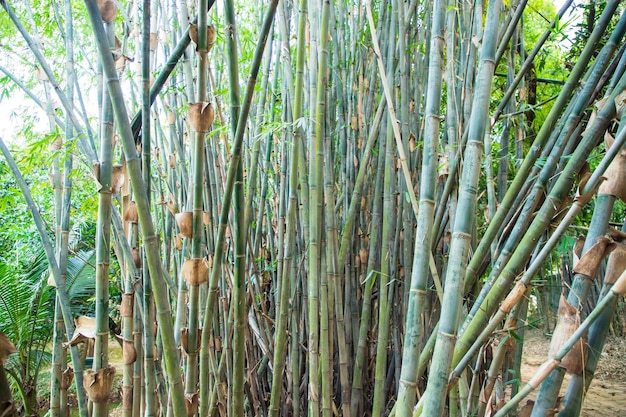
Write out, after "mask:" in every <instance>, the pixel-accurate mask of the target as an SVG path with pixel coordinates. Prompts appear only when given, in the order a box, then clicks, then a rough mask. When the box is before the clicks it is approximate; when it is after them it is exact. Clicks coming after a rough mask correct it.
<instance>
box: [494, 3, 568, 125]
mask: <svg viewBox="0 0 626 417" xmlns="http://www.w3.org/2000/svg"><path fill="white" fill-rule="evenodd" d="M572 3H573V0H567V1H566V2H565V3H563V5H562V6H561V8H560V9H559V11H558V12H557V15H556V16H555V17H554V19H552V22H550V27H549V28H548V29H546V31H545V32H544V33H543V35H542V36H541V38H539V40H538V41H537V43H536V44H535V46H534V47H533V49H532V51H530V52H529V53H528V56H527V57H526V60H525V61H524V63H523V64H522V67H521V68H520V70H519V71H518V73H517V76H516V77H515V79H514V80H513V82H512V83H511V85H509V87H508V89H507V91H506V92H505V94H504V97H503V98H502V100H501V101H500V104H499V105H498V109H497V110H496V112H495V114H494V116H493V121H494V122H495V121H496V120H498V118H499V117H500V115H502V112H503V110H504V107H505V106H506V105H507V104H508V102H509V100H510V99H511V97H513V94H514V93H515V89H516V88H517V87H518V86H519V84H520V83H521V82H522V80H523V79H524V76H525V75H526V73H527V72H528V71H530V69H531V68H532V65H533V62H534V61H535V58H536V57H537V54H538V53H539V52H540V51H541V48H542V47H543V45H544V44H545V42H546V41H547V40H548V38H549V37H550V35H552V34H553V33H554V30H553V28H554V27H555V26H556V24H557V23H558V22H559V20H560V19H561V18H562V17H563V15H565V12H566V11H567V9H569V8H570V6H571V5H572ZM544 123H545V122H544Z"/></svg>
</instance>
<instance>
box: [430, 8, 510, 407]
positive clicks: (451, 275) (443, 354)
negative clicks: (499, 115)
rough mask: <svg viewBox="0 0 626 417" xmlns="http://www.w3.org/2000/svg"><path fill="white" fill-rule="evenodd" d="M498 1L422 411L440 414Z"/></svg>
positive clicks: (488, 27) (485, 48) (470, 221)
mask: <svg viewBox="0 0 626 417" xmlns="http://www.w3.org/2000/svg"><path fill="white" fill-rule="evenodd" d="M501 6H502V3H501V2H500V1H493V2H489V6H488V9H487V17H486V22H485V33H484V36H483V45H482V49H481V52H480V64H479V68H478V73H477V85H476V94H475V96H474V103H473V104H472V116H471V118H470V120H469V123H470V124H469V134H468V140H467V148H466V150H465V156H464V166H463V174H462V177H461V188H460V191H459V208H458V211H457V215H456V217H455V223H454V229H453V233H452V242H451V248H450V259H449V261H448V270H447V275H446V282H445V284H446V291H445V292H444V298H443V303H442V311H441V319H440V322H439V331H438V335H437V341H436V343H435V351H434V354H433V360H432V367H431V371H430V373H429V378H428V384H427V388H426V392H425V393H424V397H425V398H426V399H425V403H424V410H423V414H424V415H427V416H439V415H441V414H442V413H443V408H444V405H445V392H446V387H447V375H448V372H449V369H450V364H451V363H452V352H453V351H454V339H455V334H456V331H457V327H458V321H459V312H460V307H461V303H462V297H463V294H462V292H463V289H464V286H463V279H462V277H463V276H464V275H465V268H466V267H467V261H468V252H469V244H470V239H471V234H472V231H473V227H474V222H475V215H474V213H475V207H476V186H477V183H478V176H479V174H480V158H481V155H482V150H483V149H482V147H483V138H484V135H485V131H486V128H487V126H486V120H487V119H488V118H487V117H486V114H487V113H488V111H489V99H490V92H491V85H492V81H493V73H494V70H495V63H494V61H493V59H494V54H495V49H496V41H497V31H498V23H499V20H500V9H501Z"/></svg>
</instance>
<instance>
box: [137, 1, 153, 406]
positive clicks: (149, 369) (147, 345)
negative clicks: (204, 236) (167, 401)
mask: <svg viewBox="0 0 626 417" xmlns="http://www.w3.org/2000/svg"><path fill="white" fill-rule="evenodd" d="M156 13H157V11H156V10H153V7H152V3H151V1H150V0H142V2H141V40H140V45H141V71H140V74H138V75H140V79H141V114H142V117H141V119H142V126H141V173H142V178H143V183H144V186H145V188H146V193H147V199H148V200H147V205H148V207H150V206H151V201H152V196H151V194H152V177H151V169H152V158H151V150H152V142H153V139H152V129H151V123H150V97H149V92H150V78H151V67H152V65H151V43H152V42H151V39H150V38H151V33H150V32H151V26H152V22H151V19H152V17H153V16H156ZM140 254H142V255H143V256H141V258H140V259H141V262H142V268H141V269H142V278H143V289H144V291H143V305H144V309H143V311H144V315H143V333H142V334H143V388H144V390H143V398H144V401H143V404H144V415H145V417H154V416H155V415H156V408H157V407H156V387H157V384H156V369H155V362H156V359H157V358H156V357H155V355H156V352H155V350H156V349H155V346H156V343H157V334H156V331H155V326H154V323H155V321H156V320H155V319H156V315H155V314H156V312H155V301H154V295H153V284H152V282H151V279H150V278H151V271H150V269H149V267H148V264H147V259H146V256H145V253H143V251H140Z"/></svg>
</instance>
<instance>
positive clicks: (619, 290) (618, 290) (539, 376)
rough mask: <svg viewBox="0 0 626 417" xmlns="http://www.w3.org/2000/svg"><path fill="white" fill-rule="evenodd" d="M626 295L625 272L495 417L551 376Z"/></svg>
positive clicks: (500, 415)
mask: <svg viewBox="0 0 626 417" xmlns="http://www.w3.org/2000/svg"><path fill="white" fill-rule="evenodd" d="M624 294H626V272H623V273H622V274H621V275H620V277H619V279H618V280H617V281H616V282H615V284H613V287H612V288H611V290H610V291H609V292H608V294H607V295H606V296H604V298H602V300H601V301H600V302H599V303H598V305H596V307H595V308H594V309H593V310H592V311H591V313H589V315H588V316H587V318H586V319H585V320H584V321H583V322H582V323H581V324H580V326H579V327H578V328H577V329H576V331H575V332H574V333H573V334H572V335H571V336H570V337H569V338H568V339H567V340H566V341H565V343H563V345H562V346H561V348H560V349H559V350H558V352H557V353H556V354H555V355H554V357H553V358H549V359H548V360H547V361H545V362H544V363H543V364H542V365H541V366H540V367H539V369H538V370H537V372H536V373H535V375H534V376H533V377H532V378H531V379H530V380H529V381H528V383H527V384H526V385H525V386H524V388H522V389H521V390H520V392H519V393H518V394H517V395H516V396H515V397H513V398H512V399H511V400H510V401H509V402H507V403H506V405H505V406H504V407H502V408H501V409H500V410H499V411H498V412H497V413H496V414H495V416H494V417H504V416H505V415H507V413H509V412H510V411H511V410H512V409H513V408H514V407H515V406H517V405H518V404H519V403H520V401H521V400H522V399H524V398H525V397H526V396H527V395H528V394H530V393H531V392H532V391H534V390H535V388H537V386H538V385H539V384H540V383H541V382H542V381H543V380H544V379H545V378H546V377H547V376H548V375H549V374H550V372H551V371H552V370H554V369H556V368H557V367H558V366H559V365H560V364H561V361H562V360H563V358H564V357H565V355H567V353H568V352H569V351H570V350H571V349H572V348H573V347H574V345H576V343H578V340H579V339H580V338H581V337H583V335H584V334H585V333H586V332H587V330H588V329H589V327H590V326H591V325H592V324H593V323H594V321H595V320H596V319H598V317H600V316H601V313H602V312H603V311H604V309H605V308H607V307H608V306H609V305H610V304H611V303H612V302H613V300H614V299H615V298H617V297H619V296H620V295H622V296H623V295H624Z"/></svg>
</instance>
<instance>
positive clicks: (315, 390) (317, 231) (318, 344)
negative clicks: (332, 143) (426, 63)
mask: <svg viewBox="0 0 626 417" xmlns="http://www.w3.org/2000/svg"><path fill="white" fill-rule="evenodd" d="M320 8H321V18H320V19H321V20H318V19H317V17H318V16H317V12H316V9H313V10H312V12H313V13H312V16H313V19H312V25H318V24H319V35H318V36H319V42H320V51H319V55H315V54H317V53H318V51H316V50H313V51H312V52H311V54H312V55H311V56H312V57H316V56H317V59H315V58H312V60H311V61H310V63H311V64H314V61H315V62H317V65H316V66H317V72H316V73H317V83H316V85H315V87H312V86H310V88H311V93H310V94H311V97H315V104H314V105H315V106H316V107H315V113H314V117H315V119H314V120H315V122H314V133H313V134H312V135H311V137H310V144H309V198H310V200H309V201H310V204H309V207H310V210H309V218H308V223H309V240H308V244H309V246H308V265H309V268H308V271H309V272H308V273H309V275H308V282H307V290H308V299H307V301H308V326H309V337H308V342H307V346H308V350H309V355H308V356H309V360H308V368H309V385H308V400H309V403H308V415H309V416H311V417H317V416H319V413H320V385H321V384H323V382H322V381H321V380H320V374H319V373H320V372H321V373H322V375H324V374H325V372H324V370H325V369H320V365H326V364H327V362H326V360H327V359H328V358H320V351H321V350H322V349H323V346H322V343H323V340H322V338H321V334H320V332H321V330H322V323H320V321H321V320H323V317H324V316H325V314H326V312H327V311H328V306H327V305H323V304H322V302H323V301H326V298H325V296H323V295H322V294H321V291H322V290H323V288H322V287H321V285H320V278H321V276H322V274H323V272H322V269H321V268H322V265H321V258H322V251H321V249H320V246H321V244H322V242H321V237H322V236H321V228H322V224H323V223H322V206H323V191H324V190H323V180H322V178H323V163H324V161H323V155H324V149H323V148H324V133H325V119H326V113H325V112H326V108H325V105H326V100H325V98H326V87H327V81H328V80H327V79H326V71H327V68H328V67H327V63H328V33H329V17H330V2H329V1H328V0H325V1H323V2H322V4H321V5H320ZM314 33H315V32H313V34H314ZM313 34H312V35H313ZM314 94H315V95H314ZM324 291H325V288H324ZM326 317H327V316H326ZM326 328H327V323H326ZM322 395H323V394H322ZM326 401H328V398H326V397H324V398H323V399H322V408H324V407H325V406H328V405H327V404H326Z"/></svg>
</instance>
